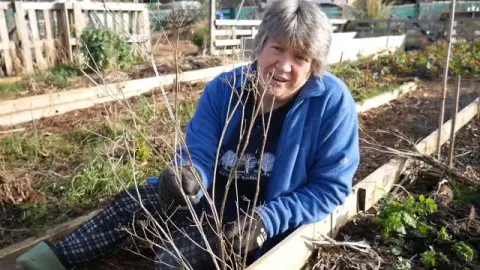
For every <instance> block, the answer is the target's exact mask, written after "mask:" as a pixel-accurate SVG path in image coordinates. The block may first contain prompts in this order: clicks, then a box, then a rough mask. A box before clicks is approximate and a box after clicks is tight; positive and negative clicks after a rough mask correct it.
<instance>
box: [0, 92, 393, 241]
mask: <svg viewBox="0 0 480 270" xmlns="http://www.w3.org/2000/svg"><path fill="white" fill-rule="evenodd" d="M352 86H354V87H356V86H355V85H352ZM383 86H385V88H384V90H390V89H392V88H393V87H392V84H384V85H383ZM203 87H204V84H183V87H182V90H181V92H180V93H179V94H178V98H179V99H183V100H184V102H182V105H181V110H180V115H181V117H182V119H183V121H182V123H183V124H186V122H187V121H188V119H190V117H191V116H192V114H193V112H194V110H195V100H196V99H197V98H198V96H199V94H200V92H201V91H202V89H203ZM378 88H380V87H378ZM351 90H352V94H353V96H354V98H355V100H358V101H362V100H364V98H365V97H366V96H370V95H371V93H367V94H365V93H364V91H367V90H364V89H363V88H352V89H351ZM373 93H376V94H377V93H381V89H376V90H375V92H373ZM168 95H169V96H170V97H171V98H173V97H174V93H173V92H172V89H170V90H169V94H168ZM161 103H163V101H162V97H161V95H160V93H159V91H155V94H154V95H151V94H150V95H146V96H142V97H135V98H132V99H130V103H129V104H130V106H131V108H132V111H133V112H135V114H137V115H138V116H139V117H140V118H141V120H142V121H144V123H145V126H142V125H141V126H140V128H139V129H135V128H133V120H132V118H133V117H132V112H130V111H129V110H127V108H126V106H125V103H124V102H111V103H105V104H101V105H97V106H95V107H92V108H89V109H83V110H78V111H73V112H70V113H66V114H64V115H61V116H55V117H50V118H43V119H41V120H39V121H35V122H33V123H28V124H22V125H15V126H12V127H1V128H0V139H1V140H0V145H1V146H2V147H0V149H1V152H0V153H1V158H2V164H3V166H2V169H1V171H2V181H3V183H2V184H3V186H4V187H8V190H9V192H4V194H3V196H2V198H1V199H2V202H3V203H4V211H3V213H4V215H2V218H1V219H0V222H1V227H2V228H3V230H2V234H3V235H2V236H3V237H2V239H3V240H2V242H0V246H2V247H5V246H8V245H11V244H13V243H15V242H18V241H20V240H22V239H25V238H26V237H29V236H34V235H37V234H41V232H43V231H45V229H46V228H49V227H51V226H52V225H56V224H59V223H62V222H65V221H67V220H71V219H73V218H75V217H78V216H80V215H82V214H85V213H88V212H89V211H92V210H94V209H97V208H98V207H101V206H102V205H104V204H105V203H107V202H108V201H109V200H110V198H111V196H112V195H114V194H115V193H117V192H118V191H119V190H121V189H122V188H123V187H122V186H121V185H120V184H119V183H118V181H115V175H114V173H113V172H114V171H115V170H116V171H120V172H121V174H122V178H125V179H126V180H125V182H126V185H131V184H132V181H131V178H132V177H131V172H130V171H128V168H129V167H128V166H129V164H128V162H126V161H125V160H124V158H125V157H124V155H125V151H126V150H125V149H124V148H121V147H120V148H119V147H114V144H115V143H116V142H117V141H118V140H119V139H121V138H122V136H127V137H128V140H129V141H130V142H131V143H132V144H135V143H137V144H136V145H134V149H136V150H137V159H136V160H135V164H136V165H138V168H139V171H138V172H136V173H137V176H138V177H139V178H141V179H143V180H144V179H145V178H146V177H148V176H152V175H158V173H159V172H160V171H161V169H162V168H163V167H164V164H165V160H161V158H160V157H158V156H156V155H155V154H153V153H152V152H153V150H152V149H150V148H149V147H147V146H146V144H145V142H144V141H143V140H142V132H144V133H145V132H146V130H148V128H151V129H150V130H151V131H154V132H155V133H158V134H162V135H165V136H163V137H168V136H167V135H168V134H171V133H172V132H173V127H172V126H171V125H169V122H168V120H167V117H166V112H165V110H162V109H161V106H159V105H160V104H161ZM143 128H144V129H143ZM11 131H13V133H12V132H11ZM143 135H150V134H143ZM150 139H151V140H152V141H153V146H154V147H155V148H158V149H157V150H159V151H160V152H162V151H163V153H165V151H164V148H162V147H164V146H163V145H162V138H152V137H151V136H149V140H150ZM112 149H114V151H112ZM112 156H113V160H115V161H122V162H121V163H120V164H121V166H119V167H118V166H117V167H114V166H112V164H111V162H110V158H112ZM5 190H7V188H5ZM13 203H16V205H14V204H13ZM52 216H53V218H52Z"/></svg>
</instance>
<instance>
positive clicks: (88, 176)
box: [67, 158, 146, 203]
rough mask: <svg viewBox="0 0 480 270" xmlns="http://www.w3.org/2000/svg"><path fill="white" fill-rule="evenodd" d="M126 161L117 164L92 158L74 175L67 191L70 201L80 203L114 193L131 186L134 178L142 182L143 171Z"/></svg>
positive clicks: (143, 179)
mask: <svg viewBox="0 0 480 270" xmlns="http://www.w3.org/2000/svg"><path fill="white" fill-rule="evenodd" d="M133 165H135V164H132V163H131V161H128V162H127V163H125V164H118V163H115V162H112V163H111V164H109V163H108V161H104V160H101V159H99V158H95V159H93V160H92V161H91V162H90V163H89V164H87V165H86V167H85V168H84V169H83V170H82V172H80V173H79V174H77V175H75V176H74V177H73V179H72V182H71V187H70V188H69V189H68V191H67V196H68V198H69V200H70V201H72V202H78V203H82V202H85V201H88V200H91V199H92V198H99V197H102V196H106V195H115V194H116V193H118V192H120V191H121V190H123V189H124V188H126V187H129V186H132V185H133V184H134V183H135V182H134V179H136V180H137V181H139V182H140V183H139V184H141V183H143V182H144V181H145V176H146V175H145V172H144V171H143V170H140V169H139V166H138V165H135V166H133Z"/></svg>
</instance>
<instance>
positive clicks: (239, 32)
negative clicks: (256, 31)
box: [214, 29, 253, 36]
mask: <svg viewBox="0 0 480 270" xmlns="http://www.w3.org/2000/svg"><path fill="white" fill-rule="evenodd" d="M252 33H253V31H252V29H237V30H235V35H237V36H252ZM214 35H215V36H233V30H232V29H221V30H215V32H214Z"/></svg>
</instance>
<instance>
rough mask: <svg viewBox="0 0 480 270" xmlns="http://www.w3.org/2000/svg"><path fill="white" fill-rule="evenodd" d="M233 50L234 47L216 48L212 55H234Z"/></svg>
mask: <svg viewBox="0 0 480 270" xmlns="http://www.w3.org/2000/svg"><path fill="white" fill-rule="evenodd" d="M232 54H233V50H232V49H220V50H214V51H213V52H212V55H232Z"/></svg>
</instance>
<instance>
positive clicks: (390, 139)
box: [354, 80, 479, 183]
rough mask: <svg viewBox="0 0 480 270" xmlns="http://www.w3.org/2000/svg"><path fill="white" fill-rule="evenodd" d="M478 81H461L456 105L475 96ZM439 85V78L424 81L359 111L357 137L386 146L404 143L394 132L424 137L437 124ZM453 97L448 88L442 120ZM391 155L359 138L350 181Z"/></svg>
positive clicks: (449, 114) (451, 86)
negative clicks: (356, 164) (355, 167)
mask: <svg viewBox="0 0 480 270" xmlns="http://www.w3.org/2000/svg"><path fill="white" fill-rule="evenodd" d="M478 83H479V81H478V80H466V81H464V83H463V84H462V91H461V95H460V109H461V108H463V107H464V106H466V105H467V104H469V103H470V102H472V101H473V100H475V98H477V97H478V96H479V88H478ZM455 87H456V85H455V83H454V82H452V83H450V84H449V89H454V88H455ZM442 89H443V83H442V82H441V81H430V82H429V81H424V82H422V83H421V84H420V87H419V89H417V90H416V91H413V92H410V93H408V94H406V95H404V96H402V97H400V98H399V99H396V100H394V101H392V102H390V103H389V104H387V105H384V106H381V107H378V108H374V109H371V110H369V111H367V112H365V113H361V114H360V115H359V125H360V137H361V138H363V139H366V140H368V141H370V142H375V141H376V142H378V143H380V144H382V145H385V146H389V147H408V145H407V143H406V142H405V141H402V140H401V139H399V138H398V136H396V135H399V134H402V135H404V136H405V137H407V138H408V139H410V140H411V141H413V142H416V141H418V140H420V139H422V138H424V137H425V136H427V135H429V134H430V133H431V132H432V131H434V130H435V129H437V128H438V113H439V110H440V103H441V101H440V98H441V95H442V91H443V90H442ZM453 98H454V97H453V94H452V92H449V95H448V96H447V103H446V110H445V118H444V119H445V121H446V120H448V119H450V118H451V117H452V113H453V109H454V108H453V104H454V102H453ZM392 157H393V156H392V155H389V154H384V153H379V152H377V151H375V150H373V149H370V148H366V147H364V143H362V142H361V153H360V158H361V161H360V167H359V169H358V171H357V173H356V175H355V179H354V182H355V183H357V182H359V181H360V180H362V179H363V178H365V177H366V176H367V175H369V174H370V173H372V172H373V171H374V170H375V169H377V168H378V167H380V166H382V165H383V164H385V163H386V162H388V161H389V160H390V159H391V158H392Z"/></svg>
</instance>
